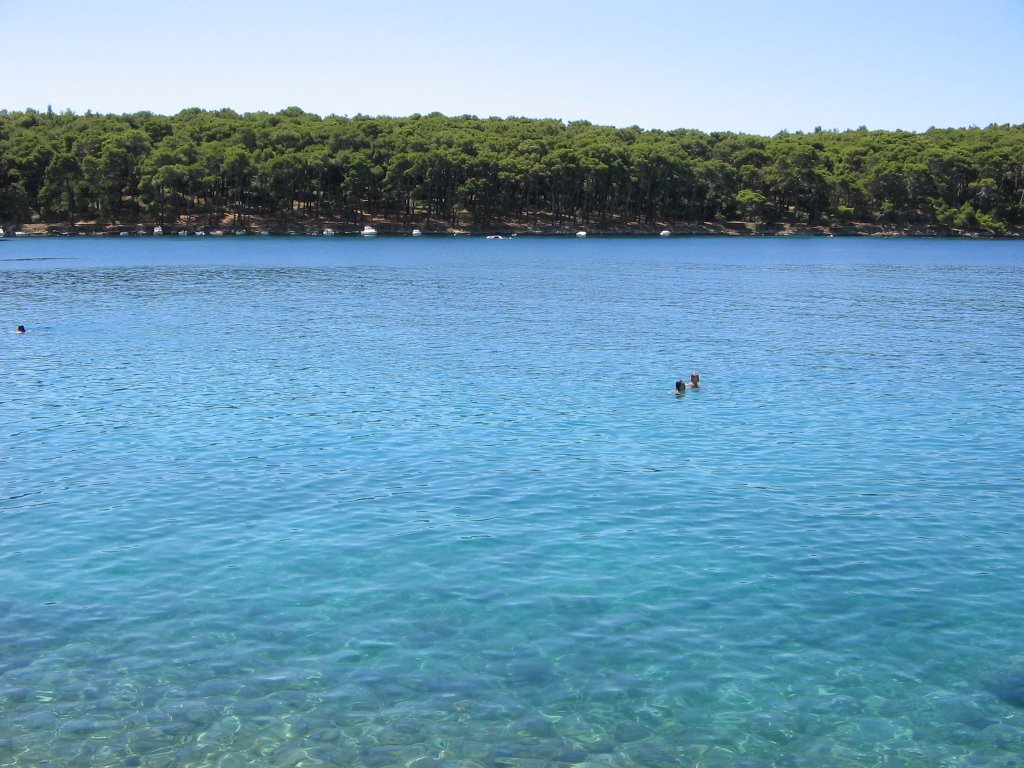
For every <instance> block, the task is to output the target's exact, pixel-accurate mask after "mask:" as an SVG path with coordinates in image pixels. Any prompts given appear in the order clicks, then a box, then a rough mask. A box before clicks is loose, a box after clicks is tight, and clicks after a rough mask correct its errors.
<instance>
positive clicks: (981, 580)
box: [0, 238, 1024, 766]
mask: <svg viewBox="0 0 1024 768" xmlns="http://www.w3.org/2000/svg"><path fill="white" fill-rule="evenodd" d="M265 240H266V239H264V240H261V241H258V243H257V242H256V241H246V242H245V243H232V245H230V246H227V245H226V244H218V247H216V248H214V247H209V248H207V247H205V246H204V247H203V248H202V249H200V248H199V244H198V243H196V244H178V243H177V242H171V243H161V242H156V241H154V242H145V243H143V244H142V245H134V246H133V250H129V249H126V248H122V244H121V243H118V242H110V243H105V244H103V247H102V248H101V247H99V246H98V245H94V244H92V243H89V244H88V247H83V246H82V245H81V244H80V243H78V242H66V241H63V242H62V241H51V242H46V243H37V242H33V243H26V244H24V245H29V246H31V248H32V250H31V251H27V250H26V251H24V252H25V253H26V254H29V255H30V256H31V259H32V261H30V262H26V263H25V265H24V266H19V265H12V263H11V262H6V267H4V268H3V269H0V293H2V295H3V297H4V303H5V306H6V308H7V312H6V317H7V318H8V319H7V320H6V321H5V322H7V323H8V325H9V326H10V327H11V328H13V327H14V325H16V324H17V323H18V322H24V323H25V324H26V325H27V326H29V328H30V329H31V330H32V333H29V334H25V335H16V334H13V333H10V334H0V359H2V360H3V362H4V367H3V370H4V391H5V405H4V418H3V419H2V420H0V439H2V442H3V445H4V447H5V454H6V456H7V457H8V459H7V460H6V461H5V462H3V464H0V526H2V530H3V536H2V537H0V584H2V585H3V587H2V589H0V672H2V684H0V685H2V689H0V745H2V747H3V748H2V750H0V754H2V755H4V756H5V760H6V761H7V762H6V763H4V764H10V765H16V766H22V765H24V766H29V765H31V766H39V765H46V764H52V765H97V766H99V765H138V766H171V765H197V766H199V765H218V766H232V765H248V764H260V765H295V766H315V765H356V766H391V765H415V766H428V765H485V766H492V765H493V766H541V765H553V764H580V765H591V766H596V765H608V766H630V765H635V766H659V765H701V766H716V765H722V766H735V765H750V766H756V765H765V766H767V765H794V766H802V765H805V766H820V765H850V766H853V765H858V766H859V765H880V764H882V765H884V764H887V765H900V766H910V765H921V766H934V765H941V764H950V765H952V764H976V765H1011V764H1013V761H1014V760H1016V759H1017V757H1016V756H1018V755H1019V754H1021V752H1022V751H1024V743H1022V740H1024V726H1022V720H1021V713H1020V706H1021V699H1022V696H1021V691H1022V684H1021V679H1022V675H1024V650H1022V648H1021V645H1020V637H1019V634H1020V633H1019V632H1017V631H1016V629H1017V624H1018V617H1019V616H1020V614H1021V609H1022V605H1021V601H1020V596H1019V584H1020V583H1021V578H1022V576H1024V573H1022V568H1024V566H1022V565H1021V563H1022V562H1024V561H1022V558H1021V557H1020V553H1021V549H1022V541H1021V535H1020V533H1019V531H1018V528H1019V526H1018V525H1016V523H1017V515H1018V514H1019V512H1020V510H1021V509H1022V501H1024V491H1022V485H1021V483H1020V465H1019V458H1018V457H1019V455H1020V451H1021V448H1022V447H1024V446H1022V445H1021V443H1022V438H1021V435H1022V434H1024V429H1022V427H1024V423H1022V422H1024V415H1022V410H1024V408H1022V403H1021V399H1020V397H1019V395H1018V394H1017V382H1018V381H1019V379H1020V373H1021V371H1020V367H1021V365H1020V361H1021V360H1022V359H1024V354H1022V352H1024V350H1022V341H1021V339H1024V333H1022V332H1024V327H1022V326H1024V313H1022V312H1021V309H1022V307H1024V280H1022V276H1024V258H1022V253H1021V250H1020V247H1019V246H1017V245H1016V244H1013V243H948V242H941V243H922V242H920V241H911V242H908V243H903V242H894V241H886V242H885V243H878V242H874V241H843V242H841V243H836V242H835V240H829V241H805V240H800V241H793V242H792V243H791V244H787V243H780V242H778V241H768V242H766V241H744V242H742V243H736V242H733V241H729V242H726V243H723V242H721V241H703V240H698V239H681V238H680V239H672V240H670V241H669V242H665V241H663V240H636V241H634V240H618V241H607V242H600V241H593V242H586V243H578V242H576V241H574V240H571V241H559V240H533V241H530V240H526V239H522V240H519V241H516V242H511V243H508V242H503V243H497V244H494V243H492V242H489V241H483V240H480V241H461V240H460V241H447V240H445V241H442V240H436V241H430V240H424V241H423V242H416V243H415V246H416V247H415V248H413V247H412V246H413V242H412V241H408V242H406V241H388V240H386V239H384V238H379V239H377V240H376V241H374V242H373V243H372V244H366V243H362V242H361V241H360V242H344V243H339V244H334V243H324V242H322V241H317V240H310V241H298V242H296V241H294V240H289V241H270V242H269V243H267V242H265ZM22 245H23V244H22V243H17V244H11V247H17V248H21V246H22ZM183 245H194V246H195V248H194V249H193V250H189V249H188V248H186V247H183ZM222 245H223V247H222ZM328 246H330V247H328ZM5 247H6V246H5ZM247 248H251V250H246V249H247ZM332 248H333V250H332ZM497 248H501V249H502V250H501V251H497V250H496V249H497ZM787 249H788V250H787ZM930 249H931V250H930ZM2 255H3V256H5V257H9V256H10V254H7V253H5V254H2ZM200 257H201V258H200ZM44 258H60V259H69V260H74V266H73V267H71V266H69V264H68V263H66V262H61V263H59V264H56V263H54V264H47V263H44V262H42V261H41V260H42V259H44ZM691 370H700V371H701V374H702V376H701V378H702V385H703V386H702V388H701V390H700V391H698V392H688V393H687V394H686V396H685V397H682V398H676V397H673V396H672V395H671V393H670V390H671V387H672V382H674V381H675V379H677V378H679V377H680V376H681V375H688V373H689V371H691Z"/></svg>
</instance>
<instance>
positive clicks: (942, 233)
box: [7, 218, 1024, 239]
mask: <svg viewBox="0 0 1024 768" xmlns="http://www.w3.org/2000/svg"><path fill="white" fill-rule="evenodd" d="M365 226H372V227H373V229H374V230H376V232H377V234H378V235H382V236H402V235H406V236H407V235H412V234H413V233H414V231H415V232H417V233H419V234H422V235H434V236H436V235H449V236H451V235H477V236H489V235H490V236H493V235H497V236H503V237H511V236H549V237H552V236H554V237H557V236H577V235H579V234H580V233H586V235H588V236H591V235H593V236H606V237H609V236H610V237H616V236H618V237H622V236H634V237H653V236H658V235H663V236H664V235H665V234H666V233H667V234H668V235H678V236H729V237H743V236H746V237H751V236H752V237H815V236H817V237H932V238H934V237H953V238H985V239H989V238H994V237H995V236H994V235H993V234H992V233H990V232H985V231H971V230H957V229H950V228H947V227H939V226H919V227H900V226H895V225H884V224H856V223H855V224H835V225H810V224H762V223H754V222H743V221H732V222H727V223H724V224H723V223H710V222H705V223H702V224H679V225H672V224H657V225H647V224H628V225H618V226H612V227H602V226H599V225H588V224H545V225H527V224H522V223H518V222H501V223H495V224H491V225H488V226H472V225H466V224H456V225H452V224H449V223H446V222H440V221H419V222H404V221H392V220H387V219H369V218H367V219H365V220H364V221H363V222H361V223H360V224H359V225H353V224H351V223H336V222H335V223H332V222H315V221H305V222H293V223H289V224H281V223H278V222H267V221H249V222H247V223H246V224H245V225H237V226H232V225H230V224H222V225H221V226H202V225H199V224H196V223H189V222H177V223H174V224H163V225H161V224H156V223H131V224H128V223H115V224H102V225H101V224H97V223H95V222H76V223H75V224H73V225H71V224H67V223H65V224H41V223H33V224H26V225H22V226H17V227H11V228H8V229H7V235H8V236H15V237H61V236H63V237H68V236H83V235H91V236H107V237H130V236H153V235H157V236H160V235H162V236H168V235H170V236H175V235H176V236H182V237H184V236H213V237H218V236H238V235H269V236H288V235H292V236H295V235H306V236H323V235H328V236H331V235H338V236H345V235H350V236H351V235H360V234H363V231H362V230H363V228H364V227H365ZM1000 237H1001V238H1008V239H1016V238H1020V237H1024V230H1015V231H1010V232H1007V233H1006V234H1005V235H1002V236H1000Z"/></svg>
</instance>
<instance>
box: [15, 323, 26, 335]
mask: <svg viewBox="0 0 1024 768" xmlns="http://www.w3.org/2000/svg"><path fill="white" fill-rule="evenodd" d="M15 330H16V332H17V333H24V332H25V326H24V325H19V326H18V327H17V328H16V329H15Z"/></svg>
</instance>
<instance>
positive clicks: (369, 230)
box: [360, 224, 377, 237]
mask: <svg viewBox="0 0 1024 768" xmlns="http://www.w3.org/2000/svg"><path fill="white" fill-rule="evenodd" d="M360 234H361V235H362V236H363V237H375V236H376V235H377V230H376V229H374V228H373V227H371V226H370V225H369V224H367V225H366V226H365V227H363V231H362V232H360Z"/></svg>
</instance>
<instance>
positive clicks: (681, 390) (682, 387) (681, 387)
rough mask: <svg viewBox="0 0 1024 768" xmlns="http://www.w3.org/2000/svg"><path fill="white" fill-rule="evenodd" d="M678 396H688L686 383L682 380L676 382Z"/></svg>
mask: <svg viewBox="0 0 1024 768" xmlns="http://www.w3.org/2000/svg"><path fill="white" fill-rule="evenodd" d="M676 394H677V395H685V394H686V382H684V381H683V380H682V379H680V380H679V381H677V382H676Z"/></svg>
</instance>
